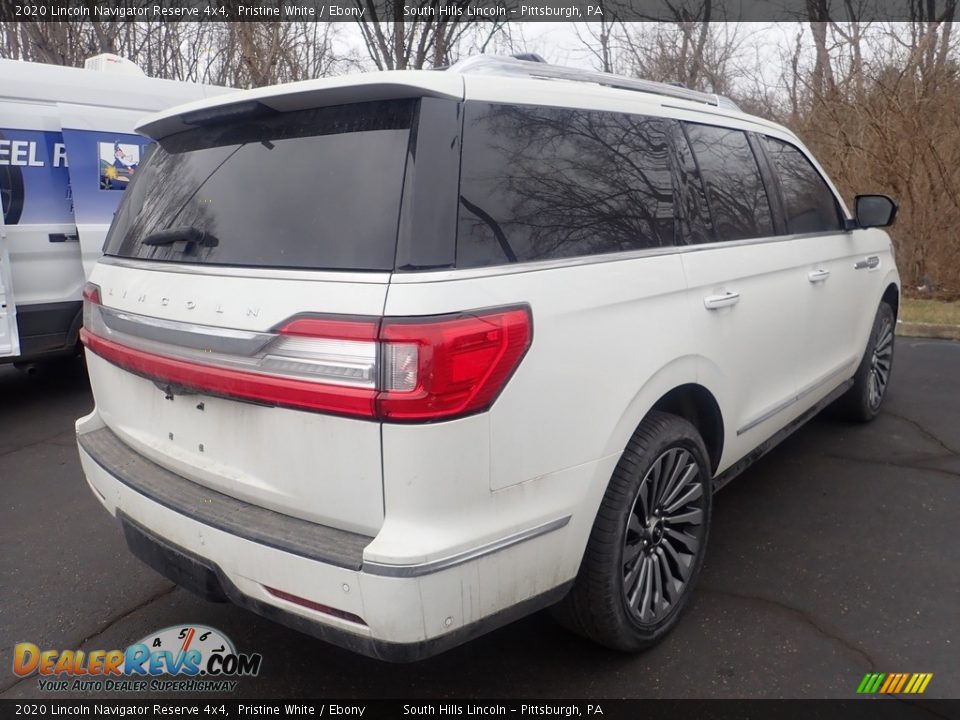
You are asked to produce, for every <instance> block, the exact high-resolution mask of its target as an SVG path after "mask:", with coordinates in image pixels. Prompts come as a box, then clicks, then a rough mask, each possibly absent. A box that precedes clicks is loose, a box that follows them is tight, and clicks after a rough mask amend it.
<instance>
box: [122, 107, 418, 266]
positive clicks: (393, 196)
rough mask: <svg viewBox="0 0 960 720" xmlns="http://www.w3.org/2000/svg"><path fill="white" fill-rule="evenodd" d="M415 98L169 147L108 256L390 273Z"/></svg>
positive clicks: (152, 162) (233, 130)
mask: <svg viewBox="0 0 960 720" xmlns="http://www.w3.org/2000/svg"><path fill="white" fill-rule="evenodd" d="M415 108H416V101H415V100H403V101H390V102H372V103H358V104H355V105H344V106H339V107H331V108H318V109H313V110H303V111H297V112H290V113H279V114H272V115H266V116H260V117H256V118H251V119H249V120H246V121H235V122H232V123H230V124H220V125H212V126H208V127H201V128H197V129H195V130H189V131H186V132H183V133H179V134H177V135H174V136H171V137H169V138H165V139H164V140H162V141H160V143H159V147H157V148H156V149H155V151H154V152H153V153H152V154H151V156H150V158H149V160H148V161H147V162H146V163H144V165H143V167H142V168H141V169H140V170H139V171H138V173H137V175H136V176H135V178H134V182H133V183H132V184H131V186H130V187H129V188H128V189H127V192H126V193H125V197H124V199H123V202H122V204H121V205H120V208H119V210H118V211H117V214H116V217H115V219H114V222H113V225H112V226H111V229H110V233H109V235H108V236H107V241H106V246H105V248H104V252H105V253H106V254H107V255H115V256H120V257H128V258H140V259H144V260H156V261H163V262H181V263H191V264H198V263H199V264H212V265H239V266H254V267H284V268H309V269H328V270H391V269H393V264H394V257H395V254H396V243H397V225H398V218H399V213H400V202H401V195H402V191H403V178H404V169H405V164H406V157H407V150H408V146H409V142H410V128H411V125H412V122H413V116H414V111H415Z"/></svg>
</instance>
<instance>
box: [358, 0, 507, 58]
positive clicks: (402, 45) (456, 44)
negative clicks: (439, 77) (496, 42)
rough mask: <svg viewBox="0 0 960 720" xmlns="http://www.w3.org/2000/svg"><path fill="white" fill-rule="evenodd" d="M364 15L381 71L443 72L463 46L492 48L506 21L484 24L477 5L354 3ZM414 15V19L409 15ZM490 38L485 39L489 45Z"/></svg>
mask: <svg viewBox="0 0 960 720" xmlns="http://www.w3.org/2000/svg"><path fill="white" fill-rule="evenodd" d="M354 3H355V4H356V6H357V7H358V8H359V9H361V10H362V11H363V19H361V20H360V21H359V23H358V25H359V27H360V32H361V34H362V36H363V42H364V45H365V46H366V49H367V53H368V54H369V55H370V59H371V60H373V62H374V64H375V65H376V67H377V69H379V70H410V69H419V68H424V67H442V66H444V65H449V64H451V63H452V62H454V61H455V60H456V59H457V57H458V55H459V49H460V47H461V45H462V44H464V43H466V42H468V41H472V43H473V44H474V45H475V44H477V38H476V36H475V33H479V34H480V36H481V39H480V41H479V44H480V45H486V44H487V43H488V42H489V41H490V39H491V38H492V37H493V36H494V35H495V34H496V33H497V32H499V30H500V29H501V28H502V26H503V24H504V21H503V20H490V21H488V20H479V19H477V18H475V17H474V16H472V15H471V14H470V12H471V8H472V0H454V1H453V2H450V3H447V2H441V0H421V2H419V3H417V4H415V5H414V4H412V3H404V2H403V1H402V0H354ZM405 13H411V14H405ZM484 38H485V40H484Z"/></svg>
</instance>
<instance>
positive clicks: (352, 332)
mask: <svg viewBox="0 0 960 720" xmlns="http://www.w3.org/2000/svg"><path fill="white" fill-rule="evenodd" d="M83 297H84V328H83V330H82V331H81V337H82V339H83V342H84V344H85V345H86V346H87V348H88V349H89V350H90V351H91V352H93V353H94V354H96V355H99V356H100V357H102V358H104V359H105V360H107V361H109V362H111V363H113V364H114V365H118V366H119V367H122V368H124V369H126V370H128V371H130V372H133V373H136V374H138V375H143V376H145V377H149V378H151V379H154V380H158V381H161V382H164V383H169V384H170V385H171V386H172V387H174V388H183V389H187V390H194V391H199V392H205V393H209V394H211V395H220V396H223V397H230V398H237V399H242V400H248V401H252V402H259V403H264V404H268V405H279V406H284V407H293V408H300V409H306V410H315V411H319V412H327V413H332V414H337V415H347V416H352V417H361V418H369V419H376V420H384V421H391V422H429V421H432V420H446V419H452V418H455V417H462V416H464V415H470V414H473V413H477V412H482V411H483V410H486V409H487V408H489V407H490V406H491V405H492V404H493V402H494V401H495V400H496V398H497V396H498V395H499V394H500V392H501V391H502V390H503V388H504V386H505V385H506V383H507V381H508V380H509V379H510V376H511V375H512V374H513V372H514V371H515V370H516V369H517V366H518V365H519V364H520V361H521V360H522V359H523V356H524V354H526V352H527V349H528V348H529V347H530V342H531V339H532V322H531V318H530V311H529V308H527V307H510V308H500V309H494V310H480V311H476V312H468V313H459V314H456V315H444V316H435V317H419V318H347V317H331V316H297V317H294V318H292V319H291V320H289V321H287V322H285V323H282V324H281V325H280V326H279V327H278V328H276V329H275V330H274V331H272V332H264V333H260V332H247V331H238V330H224V329H220V328H214V327H210V326H201V325H192V324H189V323H180V322H171V321H165V320H159V319H157V318H149V317H145V316H140V315H135V314H132V313H126V312H123V311H119V310H116V309H113V308H107V307H104V306H103V305H102V303H101V300H100V291H99V288H98V287H97V286H95V285H92V284H88V285H87V287H86V288H85V289H84V293H83Z"/></svg>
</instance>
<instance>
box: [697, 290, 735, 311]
mask: <svg viewBox="0 0 960 720" xmlns="http://www.w3.org/2000/svg"><path fill="white" fill-rule="evenodd" d="M738 302H740V293H738V292H732V291H728V292H725V293H724V294H723V295H708V296H707V297H705V298H704V299H703V306H704V307H705V308H706V309H707V310H718V309H720V308H722V307H729V306H731V305H736V304H737V303H738Z"/></svg>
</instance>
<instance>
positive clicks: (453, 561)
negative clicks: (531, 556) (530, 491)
mask: <svg viewBox="0 0 960 720" xmlns="http://www.w3.org/2000/svg"><path fill="white" fill-rule="evenodd" d="M569 522H570V516H569V515H566V516H564V517H561V518H557V519H556V520H551V521H550V522H546V523H543V524H542V525H537V526H535V527H532V528H527V529H526V530H521V531H519V532H516V533H513V534H511V535H506V536H504V537H502V538H499V539H497V540H493V541H491V542H488V543H485V544H483V545H479V546H477V547H475V548H470V549H469V550H464V551H462V552H458V553H454V554H453V555H450V556H448V557H445V558H440V559H439V560H431V561H430V562H424V563H412V564H410V565H393V564H390V563H382V562H376V561H369V560H365V561H364V562H363V566H362V567H361V568H360V571H361V572H365V573H369V574H371V575H383V576H386V577H398V578H411V577H420V576H421V575H429V574H431V573H436V572H440V571H441V570H446V569H448V568H452V567H456V566H457V565H463V564H464V563H467V562H470V561H471V560H476V559H477V558H481V557H484V556H486V555H490V554H492V553H495V552H498V551H499V550H505V549H506V548H508V547H512V546H514V545H518V544H519V543H522V542H526V541H527V540H533V539H534V538H537V537H540V536H541V535H546V534H547V533H550V532H553V531H554V530H559V529H560V528H562V527H564V526H566V525H567V523H569Z"/></svg>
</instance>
